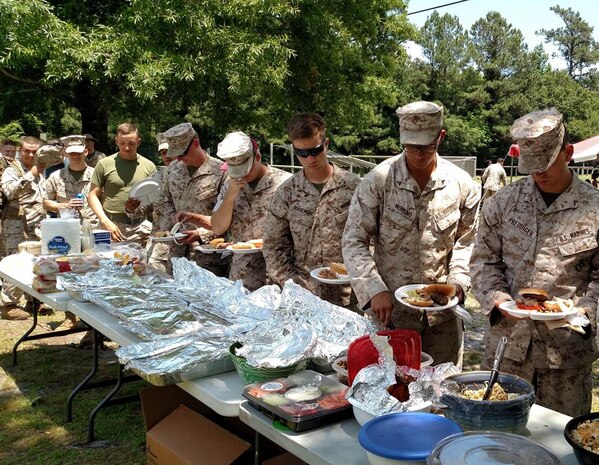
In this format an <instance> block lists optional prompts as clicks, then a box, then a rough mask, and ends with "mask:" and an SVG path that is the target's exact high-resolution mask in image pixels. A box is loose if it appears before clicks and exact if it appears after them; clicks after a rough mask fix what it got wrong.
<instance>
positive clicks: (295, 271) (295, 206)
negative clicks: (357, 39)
mask: <svg viewBox="0 0 599 465" xmlns="http://www.w3.org/2000/svg"><path fill="white" fill-rule="evenodd" d="M287 135H288V136H289V139H290V140H291V143H292V144H293V152H294V154H295V156H297V158H298V160H299V162H300V164H301V165H302V170H301V171H299V172H297V173H295V174H294V175H293V176H292V177H291V178H289V179H287V180H286V181H285V182H283V184H281V187H280V188H279V189H277V191H276V192H275V194H274V195H273V197H272V201H271V202H270V207H269V210H268V213H267V216H266V223H265V225H264V246H263V253H264V258H265V260H266V273H267V275H268V278H269V279H270V280H271V281H272V282H273V283H275V284H278V285H279V286H283V285H284V284H285V281H287V280H288V279H292V280H293V281H294V282H296V283H297V284H299V285H301V286H302V287H305V288H306V289H308V290H310V291H311V292H312V293H314V294H315V295H317V296H318V297H320V298H321V299H324V300H327V301H329V302H331V303H333V304H335V305H340V306H349V305H350V296H351V289H350V287H349V285H347V284H341V285H339V284H327V283H323V282H320V281H317V280H316V279H314V278H312V277H311V276H310V272H311V271H312V270H314V269H316V268H320V267H323V266H329V265H330V264H331V263H332V262H342V261H343V258H342V255H341V235H342V234H343V228H344V227H345V221H346V219H347V208H348V206H349V204H350V202H351V197H352V195H353V193H354V191H355V189H356V186H357V185H358V183H359V182H360V178H358V176H356V175H355V174H353V173H350V172H349V171H346V170H344V169H341V168H339V167H338V166H335V165H333V164H332V163H330V162H329V159H328V147H329V139H328V137H327V136H326V126H325V122H324V119H323V118H322V117H321V116H320V115H318V114H316V113H301V114H297V115H295V116H294V117H293V118H291V120H290V121H289V123H288V125H287Z"/></svg>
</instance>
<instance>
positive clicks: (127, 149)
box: [87, 123, 156, 246]
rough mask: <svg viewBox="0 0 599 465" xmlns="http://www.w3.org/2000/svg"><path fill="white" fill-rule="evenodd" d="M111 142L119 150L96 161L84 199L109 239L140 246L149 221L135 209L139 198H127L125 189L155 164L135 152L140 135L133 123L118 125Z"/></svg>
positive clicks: (143, 177) (144, 238)
mask: <svg viewBox="0 0 599 465" xmlns="http://www.w3.org/2000/svg"><path fill="white" fill-rule="evenodd" d="M115 141H116V145H117V146H118V148H119V151H118V152H117V153H115V154H114V155H111V156H109V157H106V158H102V159H101V160H100V161H98V164H97V165H96V168H95V170H94V172H93V174H92V179H91V188H90V191H89V194H88V196H87V200H88V202H89V206H90V207H91V209H92V210H93V211H94V213H95V214H96V216H97V217H98V219H99V220H100V224H101V225H102V227H103V228H105V229H106V230H108V231H110V236H111V238H112V240H113V241H115V242H120V241H129V242H137V243H139V244H141V245H142V246H144V245H145V243H146V240H147V238H148V236H149V234H150V230H151V229H152V223H150V222H149V221H147V219H146V210H145V209H142V210H139V209H138V207H139V204H140V202H139V200H136V199H130V198H129V191H130V190H131V187H132V186H133V185H134V184H135V183H137V182H139V181H141V180H142V179H146V178H149V177H150V176H152V174H154V172H155V171H156V165H154V163H152V162H151V161H150V160H148V159H147V158H145V157H143V156H141V155H140V154H138V153H137V148H138V147H139V144H140V143H141V138H140V137H139V131H138V129H137V126H136V125H134V124H132V123H123V124H121V125H119V127H117V130H116V137H115Z"/></svg>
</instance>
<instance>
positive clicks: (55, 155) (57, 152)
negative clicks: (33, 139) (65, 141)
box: [33, 144, 85, 167]
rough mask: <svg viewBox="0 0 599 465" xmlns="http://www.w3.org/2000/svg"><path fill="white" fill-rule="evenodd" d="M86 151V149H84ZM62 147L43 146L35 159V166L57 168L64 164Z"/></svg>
mask: <svg viewBox="0 0 599 465" xmlns="http://www.w3.org/2000/svg"><path fill="white" fill-rule="evenodd" d="M84 150H85V147H84ZM62 161H63V157H62V145H55V144H46V145H42V146H41V147H40V148H39V149H37V152H35V157H34V159H33V164H34V165H43V166H46V167H48V166H55V165H58V164H59V163H62Z"/></svg>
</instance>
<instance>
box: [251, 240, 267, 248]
mask: <svg viewBox="0 0 599 465" xmlns="http://www.w3.org/2000/svg"><path fill="white" fill-rule="evenodd" d="M248 243H249V244H254V245H255V246H256V248H258V249H261V248H262V245H263V244H264V242H263V240H262V239H252V240H251V241H248Z"/></svg>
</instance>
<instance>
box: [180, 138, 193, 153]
mask: <svg viewBox="0 0 599 465" xmlns="http://www.w3.org/2000/svg"><path fill="white" fill-rule="evenodd" d="M194 140H195V137H194V138H192V139H191V141H189V145H188V146H187V148H186V149H185V151H184V152H183V153H182V154H181V155H179V156H178V157H177V158H183V157H186V156H187V154H188V153H189V149H191V146H192V144H193V141H194Z"/></svg>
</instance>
